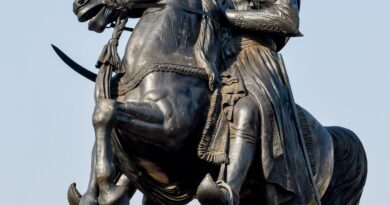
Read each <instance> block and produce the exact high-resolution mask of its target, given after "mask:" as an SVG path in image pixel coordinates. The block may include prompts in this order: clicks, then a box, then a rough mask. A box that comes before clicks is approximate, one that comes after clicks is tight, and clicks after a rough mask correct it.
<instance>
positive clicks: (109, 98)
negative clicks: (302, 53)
mask: <svg viewBox="0 0 390 205" xmlns="http://www.w3.org/2000/svg"><path fill="white" fill-rule="evenodd" d="M299 3H300V2H299V1H296V0H227V1H226V0H221V1H219V0H218V1H217V0H76V1H75V2H74V12H75V14H76V15H77V17H78V19H79V20H80V21H82V22H84V21H87V20H90V22H89V29H90V30H93V31H96V32H103V31H104V30H105V29H106V27H107V26H110V25H111V26H112V27H114V32H113V36H112V38H111V39H110V41H109V43H108V44H107V45H106V46H105V47H104V49H103V52H102V54H101V56H100V57H99V60H98V63H97V68H99V73H98V74H97V75H96V74H94V73H91V72H90V71H87V70H85V69H84V68H82V67H80V66H79V65H77V64H76V63H75V62H73V61H71V60H70V59H69V58H68V57H67V56H65V55H64V54H63V53H62V52H61V51H60V50H58V48H56V47H54V48H55V50H56V52H57V53H58V54H59V55H60V57H61V58H62V59H63V60H64V61H65V62H66V63H68V64H69V65H70V66H71V67H72V68H73V69H75V70H76V71H77V72H79V73H80V74H82V75H84V76H85V77H87V78H89V79H91V80H94V81H96V87H95V101H96V106H95V110H94V114H93V120H92V122H93V126H94V129H95V145H94V148H93V153H92V166H91V177H90V182H89V185H88V188H87V191H86V192H85V193H84V194H83V195H80V194H79V192H78V191H77V190H76V187H75V185H72V186H71V187H70V189H69V192H68V199H69V203H70V204H71V205H125V204H129V200H130V199H131V197H132V196H133V194H134V192H135V191H136V190H137V189H138V190H140V191H141V192H142V193H143V194H144V199H143V204H144V205H154V204H166V205H179V204H186V203H188V202H189V201H191V200H192V199H194V198H197V199H198V200H199V202H200V203H201V204H202V205H219V204H221V205H237V204H241V205H254V204H266V205H279V204H291V205H295V204H318V205H319V204H325V205H338V204H340V205H341V204H349V205H355V204H359V200H360V197H361V194H362V191H363V186H364V184H365V180H366V175H367V160H366V156H365V152H364V149H363V146H362V145H361V143H360V141H359V139H358V138H357V136H356V135H355V134H354V133H353V132H351V131H349V130H347V129H344V128H341V127H323V126H322V125H321V124H320V123H319V122H318V121H317V120H316V119H315V118H314V117H313V116H311V115H310V114H309V113H308V112H307V111H306V110H304V109H303V108H301V107H299V106H298V105H296V104H295V102H294V99H293V96H292V92H291V88H290V84H289V81H288V77H287V72H286V70H285V67H284V63H283V60H282V58H281V55H279V54H278V51H279V50H280V49H282V47H283V46H284V45H285V44H286V43H287V41H288V39H289V38H290V37H295V36H300V35H301V34H300V32H299V29H298V28H299V17H298V12H299ZM128 18H140V19H139V21H138V23H137V25H136V27H135V28H134V29H128V28H126V27H125V25H126V22H127V19H128ZM124 30H132V31H133V32H132V35H131V37H130V39H129V41H128V44H127V46H126V52H125V55H124V56H123V59H120V58H119V56H118V53H117V52H116V47H117V46H118V41H119V38H120V36H121V33H122V32H123V31H124ZM113 73H115V74H113Z"/></svg>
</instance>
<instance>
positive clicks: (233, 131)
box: [197, 97, 260, 205]
mask: <svg viewBox="0 0 390 205" xmlns="http://www.w3.org/2000/svg"><path fill="white" fill-rule="evenodd" d="M229 127H230V146H229V148H230V149H229V163H228V164H227V167H226V181H225V182H224V181H219V182H217V183H215V182H214V181H213V179H212V178H211V176H210V175H208V176H206V177H205V178H204V179H203V181H202V182H201V184H200V185H199V187H198V192H197V194H198V200H199V201H200V202H201V203H202V204H203V205H237V204H238V203H239V194H240V190H241V187H242V184H243V183H244V181H245V179H246V176H247V173H248V171H249V168H250V167H251V164H252V160H253V158H254V154H255V151H256V147H257V141H259V140H258V137H259V134H258V133H259V127H260V121H259V109H258V106H257V105H256V103H255V102H254V100H253V99H252V98H251V97H244V98H241V99H240V100H239V101H238V102H237V103H236V105H235V106H234V111H233V121H232V122H231V123H230V126H229Z"/></svg>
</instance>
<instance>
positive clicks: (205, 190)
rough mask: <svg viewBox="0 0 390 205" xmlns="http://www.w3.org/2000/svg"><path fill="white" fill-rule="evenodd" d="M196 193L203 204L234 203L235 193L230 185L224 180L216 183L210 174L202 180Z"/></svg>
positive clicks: (222, 204)
mask: <svg viewBox="0 0 390 205" xmlns="http://www.w3.org/2000/svg"><path fill="white" fill-rule="evenodd" d="M222 189H225V190H226V191H223V190H222ZM196 194H197V198H198V201H199V202H200V203H201V204H202V205H234V199H233V196H234V195H233V192H232V190H231V188H230V186H229V185H228V184H226V183H225V182H223V181H218V182H217V183H216V182H215V181H214V180H213V178H212V177H211V175H210V174H207V175H206V176H205V178H204V179H203V180H202V182H201V183H200V185H199V187H198V190H197V193H196Z"/></svg>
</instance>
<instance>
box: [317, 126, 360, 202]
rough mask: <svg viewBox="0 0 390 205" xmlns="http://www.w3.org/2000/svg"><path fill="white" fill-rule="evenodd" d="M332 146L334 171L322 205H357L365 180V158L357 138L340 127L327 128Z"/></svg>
mask: <svg viewBox="0 0 390 205" xmlns="http://www.w3.org/2000/svg"><path fill="white" fill-rule="evenodd" d="M327 130H328V132H329V133H330V134H331V135H332V139H333V146H334V159H335V160H334V171H333V176H332V179H331V182H330V185H329V187H328V189H327V190H326V192H325V195H324V197H322V199H321V201H322V204H323V205H341V204H342V205H358V204H359V201H360V197H361V195H362V192H363V187H364V184H365V183H366V178H367V157H366V153H365V151H364V148H363V145H362V143H361V142H360V140H359V138H358V137H357V136H356V134H355V133H353V132H352V131H350V130H348V129H345V128H342V127H327Z"/></svg>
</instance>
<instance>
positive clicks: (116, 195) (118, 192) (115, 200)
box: [98, 186, 130, 205]
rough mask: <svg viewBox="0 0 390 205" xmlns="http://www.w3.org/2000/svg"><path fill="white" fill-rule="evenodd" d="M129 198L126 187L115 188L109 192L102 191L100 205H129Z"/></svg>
mask: <svg viewBox="0 0 390 205" xmlns="http://www.w3.org/2000/svg"><path fill="white" fill-rule="evenodd" d="M129 200H130V199H129V196H128V195H127V190H126V186H115V187H114V188H111V189H110V190H108V191H104V192H103V191H100V194H99V199H98V202H99V205H128V204H129Z"/></svg>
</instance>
